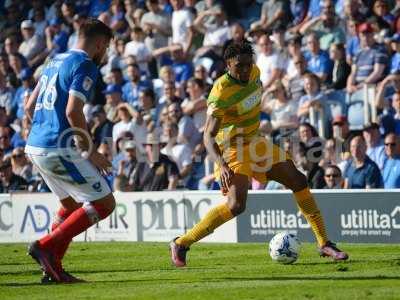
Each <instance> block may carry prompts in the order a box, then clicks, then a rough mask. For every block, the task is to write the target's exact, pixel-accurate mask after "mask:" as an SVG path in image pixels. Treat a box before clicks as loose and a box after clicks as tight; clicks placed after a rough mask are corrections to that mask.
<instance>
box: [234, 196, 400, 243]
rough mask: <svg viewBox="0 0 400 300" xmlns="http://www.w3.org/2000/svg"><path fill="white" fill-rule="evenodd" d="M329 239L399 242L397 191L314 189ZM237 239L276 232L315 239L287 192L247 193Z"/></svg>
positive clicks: (264, 238)
mask: <svg viewBox="0 0 400 300" xmlns="http://www.w3.org/2000/svg"><path fill="white" fill-rule="evenodd" d="M314 196H315V198H316V201H317V203H318V206H319V208H320V210H321V212H322V215H323V217H324V220H325V225H326V227H327V231H328V235H329V238H330V239H332V240H334V241H340V242H351V243H398V242H400V197H399V192H398V191H384V190H373V191H366V190H353V191H343V190H335V191H315V193H314ZM237 226H238V241H239V242H265V241H268V240H270V239H271V238H272V236H273V235H274V234H275V233H277V232H279V231H289V232H291V233H295V234H297V235H298V236H299V238H300V240H301V241H309V242H313V241H315V239H314V236H313V234H312V232H311V229H310V226H309V225H308V224H307V223H306V221H305V219H304V218H303V217H302V216H301V214H300V213H299V212H298V210H297V206H296V203H295V201H294V198H293V196H292V194H291V193H290V192H286V191H285V192H283V191H282V192H270V193H250V195H249V200H248V204H247V209H246V211H245V212H244V213H243V214H242V215H240V216H239V217H238V224H237Z"/></svg>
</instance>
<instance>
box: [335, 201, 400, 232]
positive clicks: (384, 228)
mask: <svg viewBox="0 0 400 300" xmlns="http://www.w3.org/2000/svg"><path fill="white" fill-rule="evenodd" d="M340 226H341V227H342V235H344V236H346V235H347V236H391V234H392V230H393V229H400V206H396V207H395V208H393V210H392V211H391V212H389V213H380V212H379V211H378V210H376V209H353V210H351V211H350V212H349V213H345V214H341V215H340Z"/></svg>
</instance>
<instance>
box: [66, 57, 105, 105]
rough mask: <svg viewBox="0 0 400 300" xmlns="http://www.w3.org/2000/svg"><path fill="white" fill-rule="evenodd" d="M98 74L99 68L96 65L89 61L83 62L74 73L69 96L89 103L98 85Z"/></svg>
mask: <svg viewBox="0 0 400 300" xmlns="http://www.w3.org/2000/svg"><path fill="white" fill-rule="evenodd" d="M97 74H98V71H97V67H96V65H95V64H94V63H92V62H91V61H89V60H87V61H84V62H82V63H81V64H80V65H79V66H78V68H77V69H76V70H75V72H73V75H72V76H73V78H72V83H71V86H70V88H69V94H71V95H74V96H76V97H78V98H79V99H81V100H82V101H83V102H87V101H88V98H89V96H90V94H91V92H92V90H93V87H94V86H95V84H96V80H97Z"/></svg>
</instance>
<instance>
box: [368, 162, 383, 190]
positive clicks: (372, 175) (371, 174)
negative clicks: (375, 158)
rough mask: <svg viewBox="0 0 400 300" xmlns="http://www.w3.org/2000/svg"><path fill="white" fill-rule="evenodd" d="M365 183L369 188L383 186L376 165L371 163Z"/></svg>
mask: <svg viewBox="0 0 400 300" xmlns="http://www.w3.org/2000/svg"><path fill="white" fill-rule="evenodd" d="M366 183H367V185H368V186H370V187H371V188H381V187H383V181H382V175H381V172H380V171H379V168H378V166H377V165H375V164H374V165H371V167H370V168H369V170H368V174H367V176H366Z"/></svg>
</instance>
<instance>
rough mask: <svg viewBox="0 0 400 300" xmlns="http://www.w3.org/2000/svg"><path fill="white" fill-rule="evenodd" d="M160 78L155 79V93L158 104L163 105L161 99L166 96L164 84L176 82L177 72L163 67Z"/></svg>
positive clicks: (168, 67)
mask: <svg viewBox="0 0 400 300" xmlns="http://www.w3.org/2000/svg"><path fill="white" fill-rule="evenodd" d="M158 77H159V78H155V79H153V87H154V92H155V93H156V97H157V99H159V100H158V103H162V101H161V99H160V98H162V97H163V96H164V84H165V83H166V82H175V72H174V70H173V69H172V67H171V66H162V67H161V68H160V71H159V76H158Z"/></svg>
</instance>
